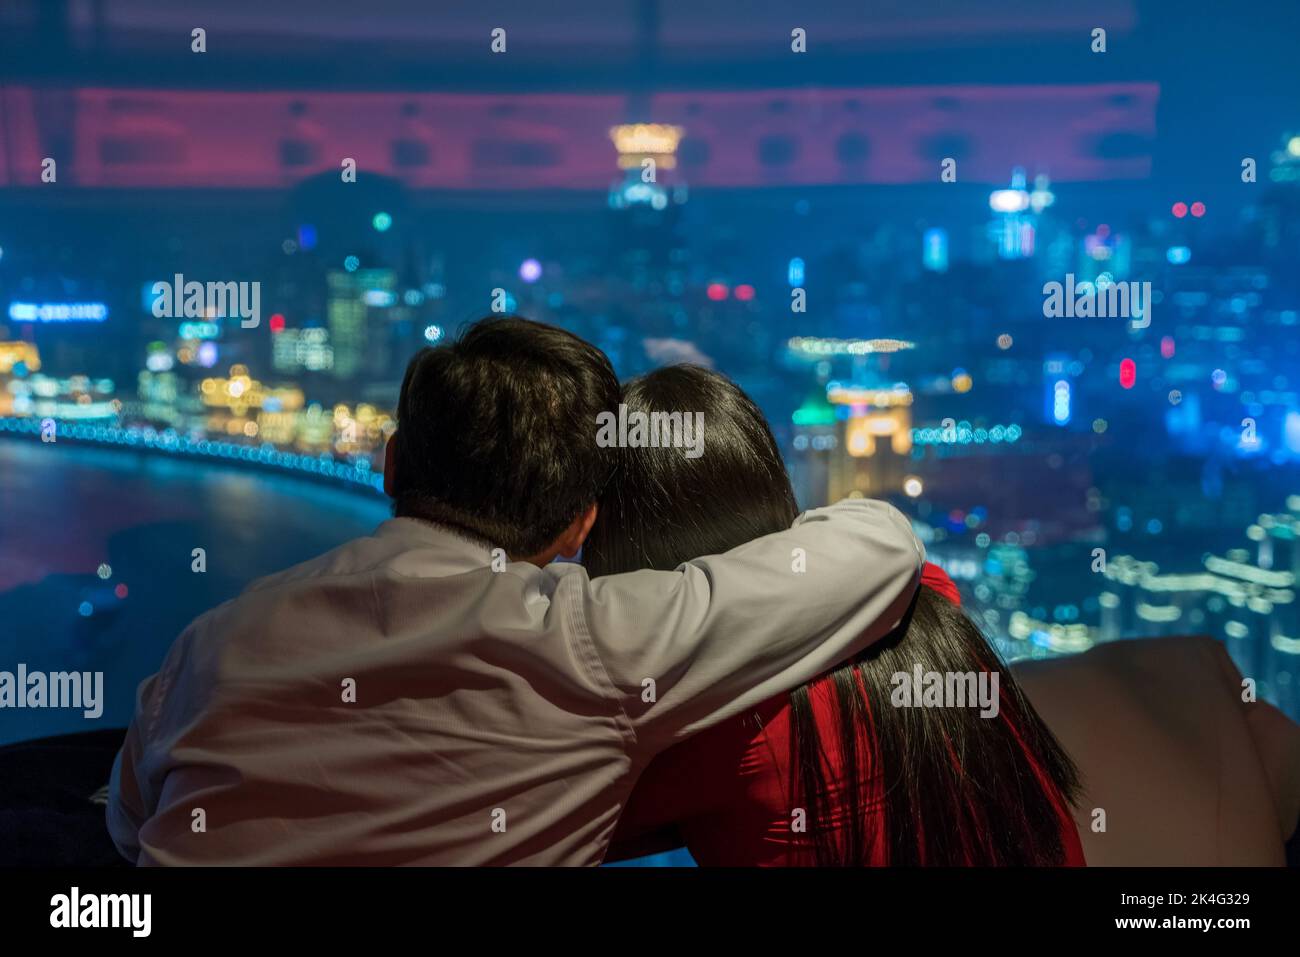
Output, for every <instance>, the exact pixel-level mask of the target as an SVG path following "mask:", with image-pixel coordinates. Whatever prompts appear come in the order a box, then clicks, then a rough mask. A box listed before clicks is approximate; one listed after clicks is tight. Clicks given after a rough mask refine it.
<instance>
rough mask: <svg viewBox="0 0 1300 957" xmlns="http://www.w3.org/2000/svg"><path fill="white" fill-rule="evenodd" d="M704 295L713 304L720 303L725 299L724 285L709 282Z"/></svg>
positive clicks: (725, 287) (725, 288)
mask: <svg viewBox="0 0 1300 957" xmlns="http://www.w3.org/2000/svg"><path fill="white" fill-rule="evenodd" d="M704 294H705V295H706V296H708V297H709V298H710V299H712V300H713V301H714V302H721V301H722V300H723V299H726V298H727V286H726V284H725V283H720V282H711V283H709V285H708V288H707V289H705V290H704Z"/></svg>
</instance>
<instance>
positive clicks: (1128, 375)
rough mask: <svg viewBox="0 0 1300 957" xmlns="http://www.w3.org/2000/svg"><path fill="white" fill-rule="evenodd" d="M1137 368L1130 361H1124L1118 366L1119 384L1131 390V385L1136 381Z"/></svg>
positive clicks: (1135, 364)
mask: <svg viewBox="0 0 1300 957" xmlns="http://www.w3.org/2000/svg"><path fill="white" fill-rule="evenodd" d="M1137 377H1138V367H1137V363H1136V362H1134V361H1133V360H1132V359H1125V360H1124V361H1123V362H1121V363H1120V364H1119V384H1120V385H1122V386H1123V387H1124V388H1126V389H1131V388H1133V383H1134V382H1136V381H1137Z"/></svg>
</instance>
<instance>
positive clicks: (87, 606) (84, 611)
mask: <svg viewBox="0 0 1300 957" xmlns="http://www.w3.org/2000/svg"><path fill="white" fill-rule="evenodd" d="M94 613H95V606H94V605H92V604H91V603H90V602H88V601H83V602H82V603H81V604H80V605H78V606H77V614H78V615H80V616H81V617H82V618H89V617H90V616H91V615H93V614H94Z"/></svg>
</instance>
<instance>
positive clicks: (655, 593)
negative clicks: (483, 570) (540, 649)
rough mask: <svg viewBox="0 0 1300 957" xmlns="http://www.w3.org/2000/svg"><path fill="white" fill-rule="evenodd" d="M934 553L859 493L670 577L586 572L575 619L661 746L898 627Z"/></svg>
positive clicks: (895, 515) (643, 732)
mask: <svg viewBox="0 0 1300 957" xmlns="http://www.w3.org/2000/svg"><path fill="white" fill-rule="evenodd" d="M924 558H925V552H924V549H923V548H922V546H921V543H920V542H919V541H918V540H917V539H916V536H915V535H914V534H913V533H912V528H911V524H910V522H909V521H908V520H907V518H906V517H905V516H904V515H902V514H901V513H900V512H899V511H898V510H897V509H895V508H893V507H892V506H890V505H888V504H887V503H884V502H879V501H874V500H870V499H849V500H846V501H843V502H840V503H839V504H837V505H832V506H830V507H828V508H821V509H814V510H812V511H810V512H806V513H804V514H803V515H801V516H800V517H799V519H798V520H796V522H795V524H794V526H793V527H792V528H790V529H788V530H787V531H784V532H779V533H776V534H773V535H767V536H764V537H763V538H760V539H757V540H755V541H753V542H749V543H747V544H745V545H742V546H740V547H739V548H735V549H732V550H731V551H729V552H727V553H726V554H724V555H714V556H710V557H707V558H700V559H696V560H694V561H690V562H687V563H685V564H683V565H681V566H679V567H678V568H677V569H676V570H675V571H672V572H658V571H639V572H632V573H629V574H624V575H610V576H608V577H604V578H598V579H595V580H587V579H586V578H585V576H583V579H582V588H583V593H582V595H581V598H580V603H581V608H580V612H581V613H580V614H579V615H577V616H576V618H577V621H576V623H575V627H576V628H577V629H578V630H579V631H580V632H582V633H583V635H582V637H583V638H585V639H586V641H587V642H589V644H590V646H591V647H593V648H594V649H595V656H596V658H597V659H598V660H599V662H600V664H601V665H602V666H603V668H604V671H605V673H606V675H607V677H608V678H609V681H610V682H611V684H612V685H613V686H614V688H615V689H616V690H617V692H618V693H619V694H620V696H621V697H622V699H623V701H624V709H625V710H626V711H627V713H628V716H629V717H630V719H631V721H632V724H633V728H634V730H635V732H636V735H637V740H638V742H639V743H640V744H641V745H642V746H648V747H650V748H651V749H652V751H655V752H657V751H659V750H662V749H663V748H664V747H667V746H668V745H670V744H671V743H672V742H674V741H676V740H679V739H682V738H685V737H688V736H689V735H691V734H693V733H695V732H697V731H700V730H702V729H703V728H706V727H710V726H712V725H714V724H717V723H718V722H720V721H722V720H724V719H725V718H727V717H729V716H731V715H733V714H736V713H737V712H739V711H741V710H743V709H745V708H748V707H751V706H753V705H755V704H757V703H758V702H760V701H763V700H764V699H766V698H770V697H772V696H773V695H775V694H779V693H781V692H783V691H788V690H789V689H790V688H793V687H796V686H798V685H801V684H803V683H804V682H806V681H809V680H811V679H812V678H814V677H815V676H817V675H819V674H821V673H822V672H824V671H827V670H828V669H830V668H831V667H833V666H834V665H835V664H837V663H838V662H840V661H842V660H844V659H846V658H848V657H850V656H852V655H854V654H856V653H857V652H859V651H861V650H862V649H863V648H865V647H866V646H867V645H868V644H870V643H871V642H873V641H875V640H877V639H879V638H881V637H883V636H884V635H886V634H887V633H888V632H890V631H891V630H892V629H893V628H894V627H895V626H896V625H897V624H898V622H899V621H900V620H901V618H902V616H903V614H904V613H905V612H906V610H907V607H908V605H909V604H910V602H911V600H912V597H913V595H914V594H915V592H916V588H917V587H918V582H919V579H920V568H921V564H922V562H923V561H924Z"/></svg>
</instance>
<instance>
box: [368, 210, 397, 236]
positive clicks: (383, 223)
mask: <svg viewBox="0 0 1300 957" xmlns="http://www.w3.org/2000/svg"><path fill="white" fill-rule="evenodd" d="M370 225H371V226H373V227H375V232H377V233H386V232H388V230H389V227H391V226H392V225H393V217H392V216H389V215H388V214H387V213H384V212H379V213H375V216H374V218H373V219H372V220H370Z"/></svg>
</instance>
